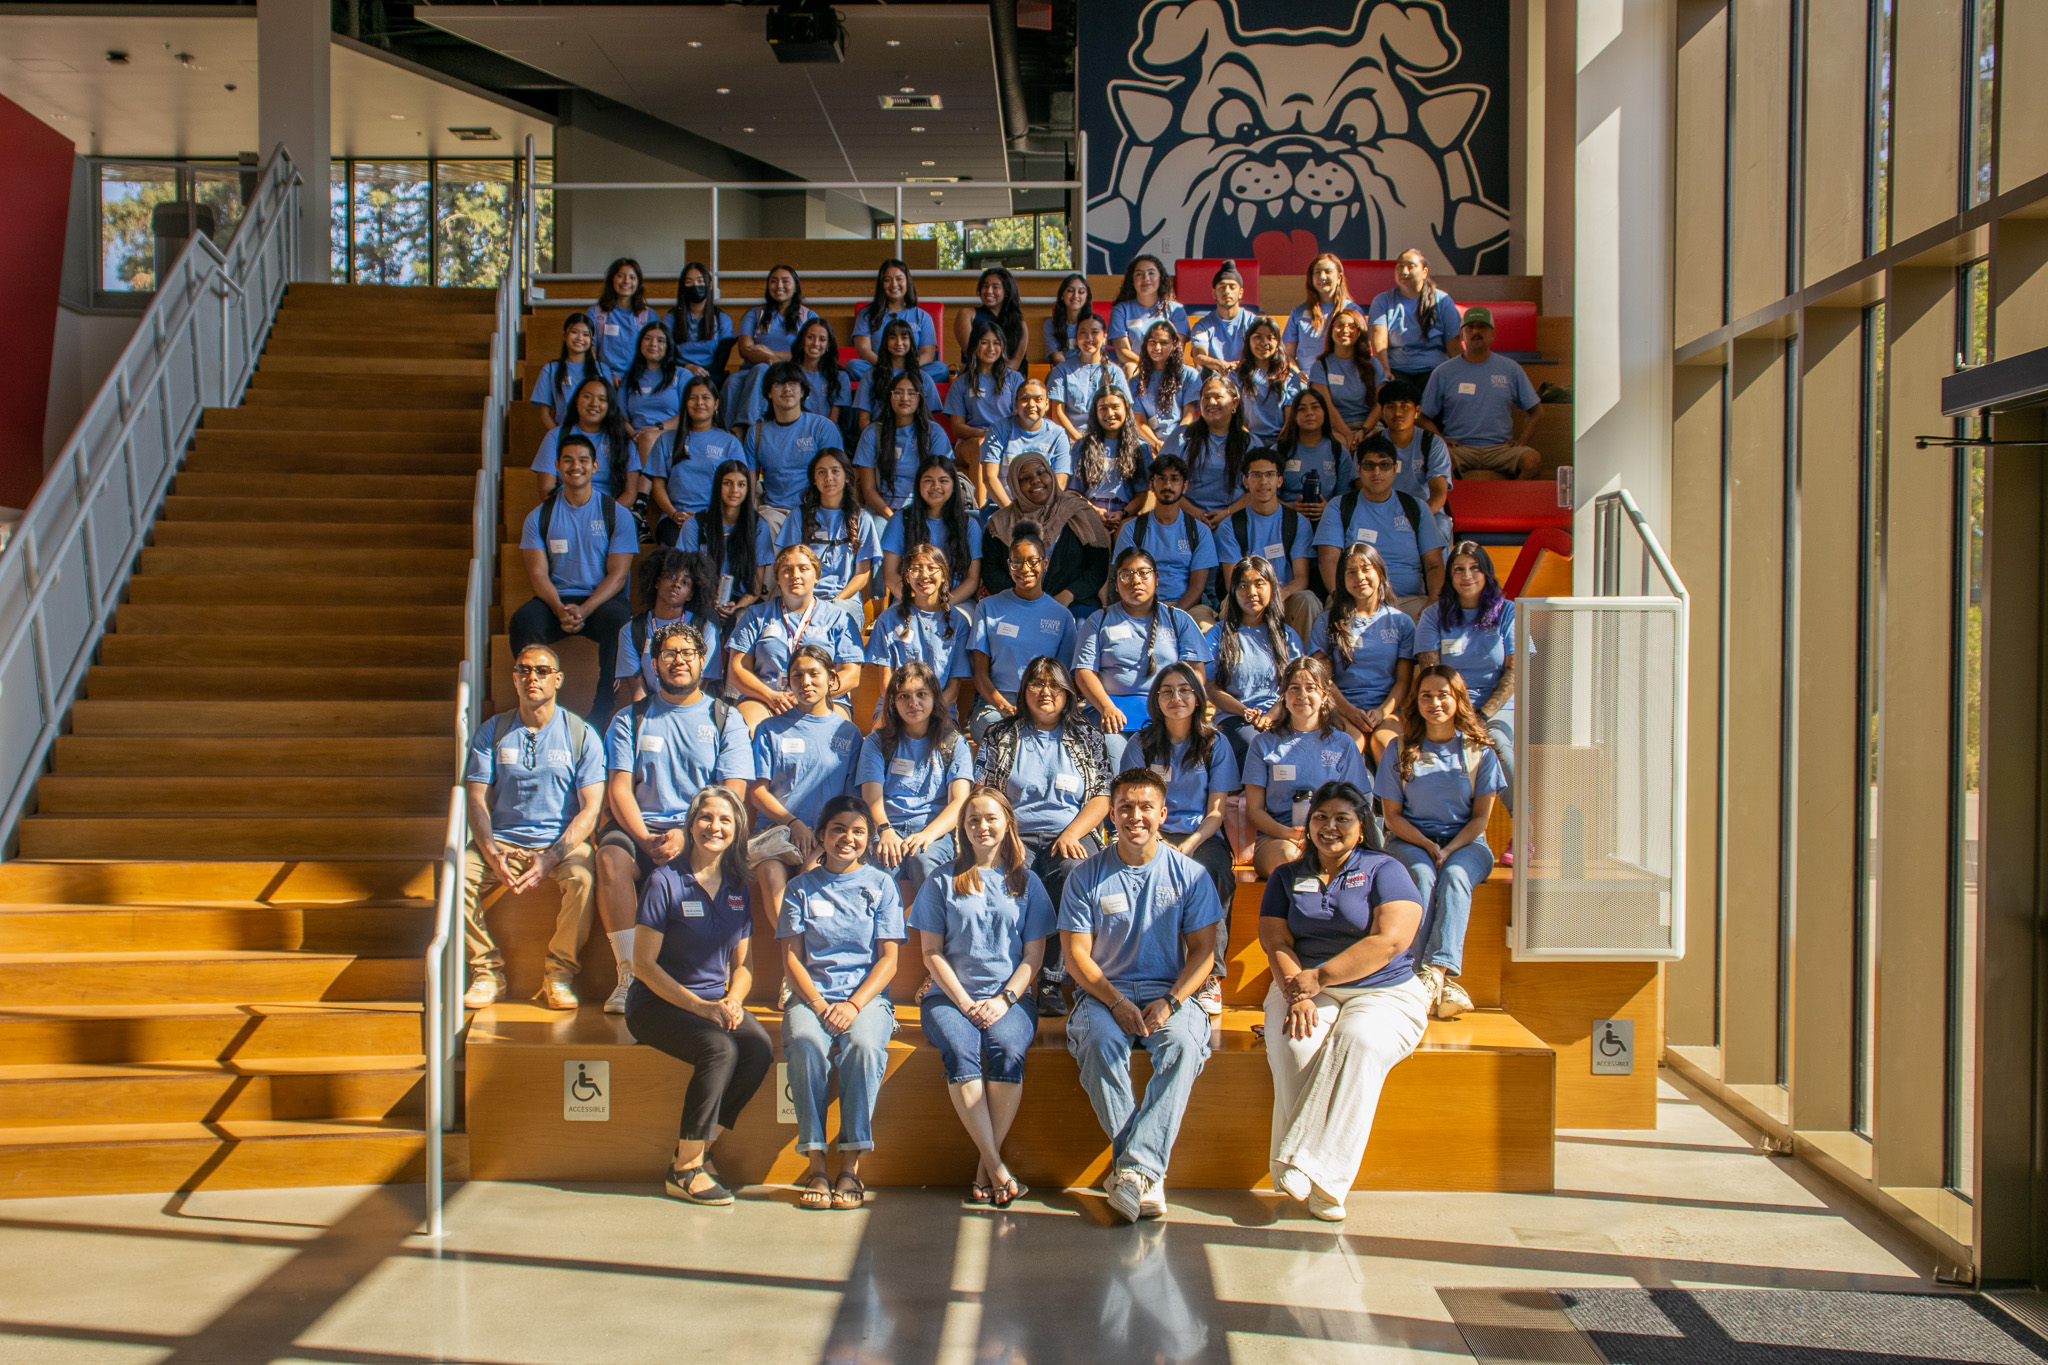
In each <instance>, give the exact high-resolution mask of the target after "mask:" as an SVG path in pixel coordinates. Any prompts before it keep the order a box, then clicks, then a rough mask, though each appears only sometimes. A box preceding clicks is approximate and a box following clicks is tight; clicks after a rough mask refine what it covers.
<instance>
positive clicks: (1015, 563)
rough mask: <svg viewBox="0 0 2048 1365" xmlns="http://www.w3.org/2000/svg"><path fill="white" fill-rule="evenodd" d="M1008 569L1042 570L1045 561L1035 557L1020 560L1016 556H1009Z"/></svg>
mask: <svg viewBox="0 0 2048 1365" xmlns="http://www.w3.org/2000/svg"><path fill="white" fill-rule="evenodd" d="M1010 567H1011V568H1013V569H1042V568H1044V567H1045V561H1044V560H1042V559H1040V558H1038V557H1037V556H1036V555H1033V556H1032V557H1031V558H1029V559H1020V558H1018V557H1017V556H1016V555H1011V556H1010Z"/></svg>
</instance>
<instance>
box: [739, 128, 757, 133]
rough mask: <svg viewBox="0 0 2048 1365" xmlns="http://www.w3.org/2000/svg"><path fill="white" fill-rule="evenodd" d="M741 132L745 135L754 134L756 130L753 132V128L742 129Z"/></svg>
mask: <svg viewBox="0 0 2048 1365" xmlns="http://www.w3.org/2000/svg"><path fill="white" fill-rule="evenodd" d="M740 131H741V132H743V133H751V132H753V131H754V130H753V129H752V128H742V129H740Z"/></svg>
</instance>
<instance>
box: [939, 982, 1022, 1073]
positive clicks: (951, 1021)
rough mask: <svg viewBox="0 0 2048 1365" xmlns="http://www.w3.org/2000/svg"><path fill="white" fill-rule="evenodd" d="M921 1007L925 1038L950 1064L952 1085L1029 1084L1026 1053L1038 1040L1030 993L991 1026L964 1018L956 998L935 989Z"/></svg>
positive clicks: (948, 1070) (947, 1071) (947, 1065)
mask: <svg viewBox="0 0 2048 1365" xmlns="http://www.w3.org/2000/svg"><path fill="white" fill-rule="evenodd" d="M920 1004H921V1007H922V1014H921V1015H920V1017H919V1019H920V1023H921V1024H922V1026H923V1028H924V1036H925V1037H927V1038H929V1039H931V1040H932V1046H933V1047H935V1048H937V1049H938V1050H939V1056H940V1058H941V1059H943V1060H944V1062H945V1064H946V1084H947V1085H959V1084H960V1083H961V1082H962V1081H975V1080H988V1081H994V1082H997V1083H1000V1084H1003V1085H1022V1084H1023V1083H1024V1054H1025V1052H1026V1051H1028V1050H1029V1049H1030V1047H1031V1044H1032V1041H1033V1040H1034V1039H1036V1038H1037V1037H1038V1008H1037V1006H1035V1005H1033V1004H1032V1003H1031V997H1030V996H1029V995H1026V996H1025V997H1024V998H1023V999H1022V1000H1019V1001H1018V1002H1017V1003H1016V1004H1014V1005H1012V1006H1010V1008H1009V1009H1008V1010H1007V1011H1005V1012H1004V1014H1003V1017H1002V1018H1000V1019H998V1020H996V1021H995V1023H993V1024H991V1025H989V1026H988V1027H987V1028H982V1027H980V1026H979V1025H977V1024H975V1023H974V1022H973V1021H972V1020H970V1019H969V1018H968V1017H967V1016H966V1015H964V1014H962V1013H961V1012H960V1007H959V1006H958V1005H956V1004H954V1003H953V999H952V997H951V996H948V995H943V994H940V993H939V992H937V991H934V992H933V993H932V994H930V995H927V996H926V997H925V998H924V999H923V1001H922V1002H920Z"/></svg>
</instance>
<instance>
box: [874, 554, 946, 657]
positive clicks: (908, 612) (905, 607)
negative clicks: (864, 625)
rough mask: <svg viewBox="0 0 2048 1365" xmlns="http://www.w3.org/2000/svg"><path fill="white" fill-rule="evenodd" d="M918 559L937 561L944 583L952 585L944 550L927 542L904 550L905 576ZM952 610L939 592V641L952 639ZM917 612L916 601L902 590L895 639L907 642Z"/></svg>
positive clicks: (906, 591) (897, 606)
mask: <svg viewBox="0 0 2048 1365" xmlns="http://www.w3.org/2000/svg"><path fill="white" fill-rule="evenodd" d="M918 559H936V560H938V561H939V567H940V568H941V569H943V570H945V580H944V581H945V582H946V583H947V584H948V585H949V586H950V585H951V584H952V583H953V581H954V574H953V568H952V564H951V562H950V561H949V560H948V559H947V558H946V552H945V551H944V550H942V549H940V548H939V547H938V546H936V545H934V544H932V543H931V542H930V541H928V540H927V541H925V542H923V543H922V544H918V545H913V546H911V547H910V548H908V549H906V550H905V551H904V552H903V571H904V573H905V574H908V573H909V572H910V564H911V561H912V560H918ZM908 581H909V580H908V579H907V578H906V579H905V582H906V583H907V582H908ZM953 610H954V608H953V605H952V603H950V602H948V601H947V600H946V594H945V593H943V592H941V593H940V594H939V619H940V620H941V621H942V622H944V624H943V625H941V626H940V627H939V638H940V639H941V640H950V639H952V638H953ZM917 611H918V606H917V599H916V598H914V597H912V596H911V595H910V589H909V588H908V587H906V588H905V589H904V590H903V600H902V601H900V602H898V603H897V604H896V638H897V639H899V640H908V639H909V638H910V618H911V617H913V616H915V615H916V614H917ZM876 624H877V626H878V627H879V625H880V623H879V622H877V623H876Z"/></svg>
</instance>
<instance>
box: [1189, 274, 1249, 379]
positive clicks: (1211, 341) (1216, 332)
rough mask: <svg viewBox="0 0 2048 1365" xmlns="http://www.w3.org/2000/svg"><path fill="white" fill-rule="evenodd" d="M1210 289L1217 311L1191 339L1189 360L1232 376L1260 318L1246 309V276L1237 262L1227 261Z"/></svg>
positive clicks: (1211, 283) (1197, 327) (1197, 326)
mask: <svg viewBox="0 0 2048 1365" xmlns="http://www.w3.org/2000/svg"><path fill="white" fill-rule="evenodd" d="M1209 287H1210V288H1211V290H1213V291H1214V293H1215V295H1216V307H1215V308H1214V309H1213V310H1211V311H1210V312H1209V313H1207V314H1206V315H1204V317H1203V318H1202V320H1201V321H1200V322H1197V323H1196V324H1195V329H1194V333H1193V335H1191V336H1190V337H1189V338H1188V358H1189V359H1191V360H1193V361H1194V362H1195V363H1196V364H1197V365H1200V366H1202V367H1203V368H1205V369H1209V370H1214V371H1216V372H1217V373H1219V374H1228V373H1229V372H1230V371H1232V370H1234V369H1236V368H1237V362H1238V360H1239V358H1240V357H1242V356H1243V355H1244V338H1245V333H1247V332H1249V331H1250V330H1251V326H1252V324H1253V323H1254V322H1256V321H1258V320H1259V315H1258V314H1256V313H1254V312H1252V311H1251V310H1250V309H1248V308H1246V307H1244V306H1243V304H1244V276H1243V275H1241V274H1239V273H1238V269H1237V262H1235V261H1225V262H1224V263H1223V264H1222V266H1221V267H1219V268H1218V269H1217V271H1216V278H1215V279H1214V280H1212V281H1210V286H1209Z"/></svg>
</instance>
